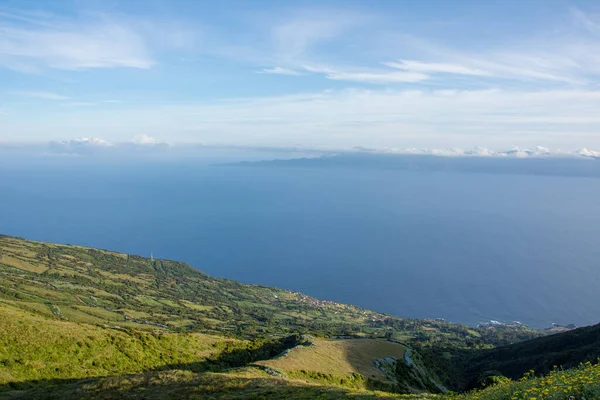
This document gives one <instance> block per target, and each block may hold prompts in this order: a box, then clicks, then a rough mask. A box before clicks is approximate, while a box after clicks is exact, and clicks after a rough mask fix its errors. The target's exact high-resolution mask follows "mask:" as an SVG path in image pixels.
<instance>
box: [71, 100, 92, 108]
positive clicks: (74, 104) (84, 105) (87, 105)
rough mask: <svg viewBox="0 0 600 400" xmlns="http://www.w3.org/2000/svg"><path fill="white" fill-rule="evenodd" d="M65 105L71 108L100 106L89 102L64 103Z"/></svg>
mask: <svg viewBox="0 0 600 400" xmlns="http://www.w3.org/2000/svg"><path fill="white" fill-rule="evenodd" d="M64 104H65V105H66V106H71V107H93V106H97V105H98V103H93V102H87V101H73V102H69V103H64Z"/></svg>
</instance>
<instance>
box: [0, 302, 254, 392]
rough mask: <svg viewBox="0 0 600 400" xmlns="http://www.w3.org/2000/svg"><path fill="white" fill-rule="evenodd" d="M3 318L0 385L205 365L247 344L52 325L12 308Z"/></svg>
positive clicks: (2, 309) (4, 309)
mask: <svg viewBox="0 0 600 400" xmlns="http://www.w3.org/2000/svg"><path fill="white" fill-rule="evenodd" d="M0 315H2V318H0V384H7V383H9V382H13V383H14V382H22V381H26V380H41V379H65V378H83V377H89V376H105V375H111V374H123V373H125V374H127V373H135V372H142V371H145V370H148V369H151V368H156V367H159V366H163V365H170V364H182V363H192V362H198V361H199V360H205V359H206V358H208V357H210V356H214V355H215V354H218V353H219V352H220V351H222V350H223V348H224V347H225V345H226V344H227V343H240V344H241V343H243V342H242V341H238V340H235V339H226V338H223V337H221V336H214V335H207V334H201V333H189V334H175V333H152V332H144V331H135V330H129V331H121V330H115V329H105V328H101V327H98V326H94V325H88V324H78V323H73V322H65V321H57V320H49V319H47V318H45V317H43V316H40V315H37V314H34V313H30V312H27V311H23V310H20V309H18V308H14V307H11V306H7V305H0Z"/></svg>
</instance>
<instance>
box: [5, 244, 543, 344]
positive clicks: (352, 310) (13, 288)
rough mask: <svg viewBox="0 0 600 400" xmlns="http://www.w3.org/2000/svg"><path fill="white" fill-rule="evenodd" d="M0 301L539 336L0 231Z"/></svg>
mask: <svg viewBox="0 0 600 400" xmlns="http://www.w3.org/2000/svg"><path fill="white" fill-rule="evenodd" d="M0 251H1V257H2V258H1V259H0V274H1V275H0V277H1V278H2V279H1V280H0V302H2V303H4V304H7V305H11V306H13V307H17V308H20V309H23V310H28V311H34V312H36V313H39V314H41V315H45V316H47V317H50V318H55V319H57V320H62V321H72V322H82V323H88V324H96V325H102V326H110V327H119V328H132V329H140V330H150V331H166V332H208V333H224V334H229V335H236V336H239V337H245V338H251V337H262V336H265V335H279V336H284V335H287V334H290V333H311V334H315V335H321V336H335V335H353V336H354V335H357V336H376V337H383V336H386V335H387V337H389V338H395V339H398V340H403V341H409V342H410V341H418V343H420V344H423V345H434V344H435V345H441V344H445V345H450V346H453V347H471V348H482V347H492V346H495V345H498V344H507V343H513V342H517V341H520V340H524V339H529V338H533V337H538V336H540V335H541V333H540V332H537V331H534V330H531V329H527V328H524V327H498V328H496V329H492V330H490V329H483V328H482V329H476V328H469V327H466V326H464V325H460V324H452V323H447V322H443V321H434V320H413V319H405V318H397V317H392V316H390V315H385V314H382V313H377V312H374V311H370V310H365V309H361V308H358V307H355V306H352V305H348V304H341V303H335V302H332V301H323V300H319V299H315V298H312V297H310V296H306V295H304V294H302V293H298V292H293V291H289V290H282V289H277V288H273V287H266V286H257V285H246V284H242V283H238V282H235V281H231V280H226V279H219V278H213V277H210V276H208V275H206V274H204V273H202V272H200V271H199V270H197V269H195V268H192V267H190V266H189V265H187V264H184V263H181V262H175V261H168V260H150V259H148V258H143V257H139V256H132V255H126V254H119V253H115V252H110V251H104V250H96V249H91V248H86V247H80V246H65V245H57V244H51V243H41V242H33V241H27V240H23V239H17V238H12V237H8V236H0Z"/></svg>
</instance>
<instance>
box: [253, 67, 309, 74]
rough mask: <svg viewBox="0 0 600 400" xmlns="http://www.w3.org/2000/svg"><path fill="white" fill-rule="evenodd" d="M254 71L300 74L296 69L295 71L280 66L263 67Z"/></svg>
mask: <svg viewBox="0 0 600 400" xmlns="http://www.w3.org/2000/svg"><path fill="white" fill-rule="evenodd" d="M256 73H258V74H274V75H301V74H300V72H298V71H295V70H293V69H289V68H281V67H274V68H264V69H261V70H260V71H257V72H256Z"/></svg>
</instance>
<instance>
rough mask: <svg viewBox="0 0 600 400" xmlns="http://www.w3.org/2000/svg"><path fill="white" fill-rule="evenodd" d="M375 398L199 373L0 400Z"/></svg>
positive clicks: (44, 389) (102, 382)
mask: <svg viewBox="0 0 600 400" xmlns="http://www.w3.org/2000/svg"><path fill="white" fill-rule="evenodd" d="M250 397H251V398H253V399H264V400H267V399H281V398H285V399H287V400H294V399H313V398H319V399H332V400H335V399H347V398H352V399H355V400H367V399H372V398H374V397H375V396H373V395H371V394H369V393H362V394H356V393H353V392H352V391H351V390H350V389H345V388H341V387H332V386H326V385H323V386H318V385H308V384H306V385H305V384H302V383H299V382H293V381H286V380H285V379H283V378H275V377H262V376H244V375H243V373H242V374H239V375H230V374H224V373H200V374H196V373H193V372H191V371H182V370H170V371H147V372H144V373H141V374H136V375H122V376H112V377H98V378H86V379H65V380H46V381H37V382H33V381H32V382H23V383H19V384H9V385H0V399H14V400H20V399H22V400H25V399H27V400H30V399H31V400H36V399H40V400H42V399H43V400H70V399H80V398H86V399H103V400H106V399H112V400H115V399H145V400H162V399H171V398H172V399H231V400H235V399H240V400H241V399H247V398H250Z"/></svg>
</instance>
